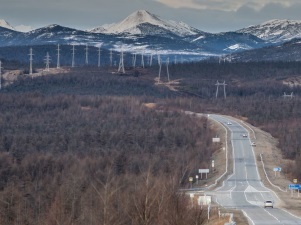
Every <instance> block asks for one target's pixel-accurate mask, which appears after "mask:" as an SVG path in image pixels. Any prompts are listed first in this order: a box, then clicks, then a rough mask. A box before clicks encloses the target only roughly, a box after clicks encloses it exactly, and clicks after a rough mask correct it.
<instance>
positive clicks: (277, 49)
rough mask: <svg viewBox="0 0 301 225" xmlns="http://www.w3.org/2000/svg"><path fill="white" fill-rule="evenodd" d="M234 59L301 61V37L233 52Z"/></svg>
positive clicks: (243, 60) (245, 60) (244, 60)
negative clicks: (275, 44)
mask: <svg viewBox="0 0 301 225" xmlns="http://www.w3.org/2000/svg"><path fill="white" fill-rule="evenodd" d="M231 57H232V59H233V60H234V61H242V62H250V61H253V62H258V61H301V39H293V40H291V41H288V42H285V43H283V44H281V45H277V46H268V47H264V48H259V49H252V50H249V51H243V52H238V53H233V54H231Z"/></svg>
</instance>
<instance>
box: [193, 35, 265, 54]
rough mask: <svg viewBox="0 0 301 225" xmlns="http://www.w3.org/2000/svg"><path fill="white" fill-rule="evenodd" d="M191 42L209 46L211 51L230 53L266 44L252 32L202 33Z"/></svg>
mask: <svg viewBox="0 0 301 225" xmlns="http://www.w3.org/2000/svg"><path fill="white" fill-rule="evenodd" d="M192 42H193V43H196V44H198V45H199V46H207V47H210V49H211V51H215V52H218V53H231V52H237V51H243V50H246V49H253V48H260V47H263V46H266V45H267V43H266V42H265V41H263V40H262V39H260V38H258V37H256V36H254V35H252V34H241V33H237V32H223V33H219V34H207V35H202V36H200V37H198V38H195V39H194V40H192Z"/></svg>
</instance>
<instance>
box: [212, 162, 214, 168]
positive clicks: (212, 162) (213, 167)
mask: <svg viewBox="0 0 301 225" xmlns="http://www.w3.org/2000/svg"><path fill="white" fill-rule="evenodd" d="M211 166H212V168H214V160H212V162H211Z"/></svg>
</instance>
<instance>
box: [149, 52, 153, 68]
mask: <svg viewBox="0 0 301 225" xmlns="http://www.w3.org/2000/svg"><path fill="white" fill-rule="evenodd" d="M152 65H153V53H151V54H150V60H149V66H152Z"/></svg>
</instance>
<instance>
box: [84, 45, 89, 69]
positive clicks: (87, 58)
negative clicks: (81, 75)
mask: <svg viewBox="0 0 301 225" xmlns="http://www.w3.org/2000/svg"><path fill="white" fill-rule="evenodd" d="M85 50H86V62H85V63H86V65H88V64H89V52H88V51H89V47H88V44H86V48H85Z"/></svg>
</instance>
